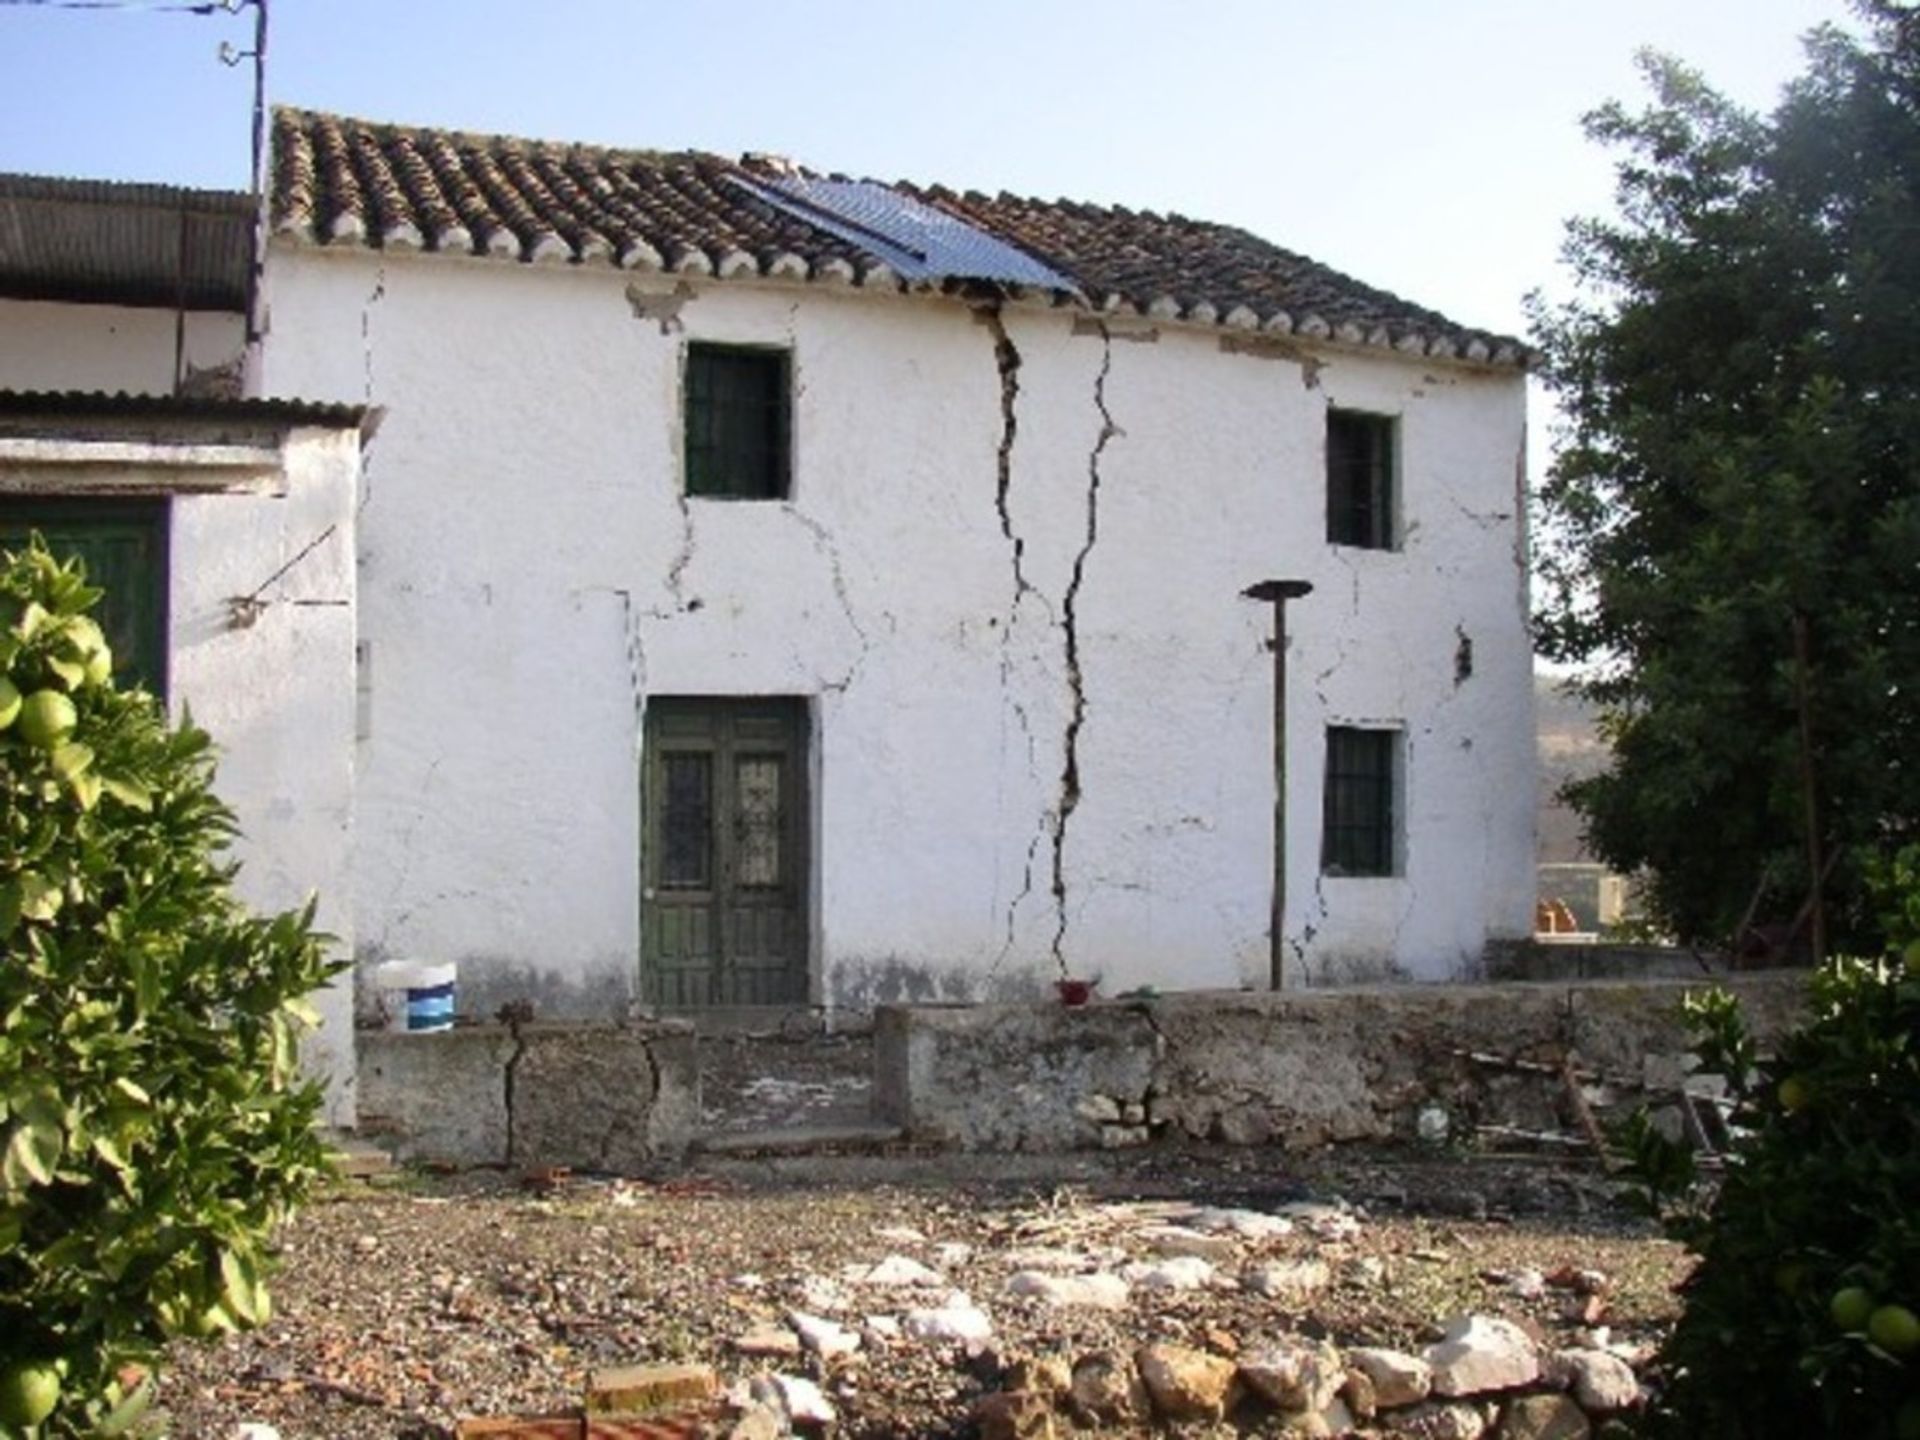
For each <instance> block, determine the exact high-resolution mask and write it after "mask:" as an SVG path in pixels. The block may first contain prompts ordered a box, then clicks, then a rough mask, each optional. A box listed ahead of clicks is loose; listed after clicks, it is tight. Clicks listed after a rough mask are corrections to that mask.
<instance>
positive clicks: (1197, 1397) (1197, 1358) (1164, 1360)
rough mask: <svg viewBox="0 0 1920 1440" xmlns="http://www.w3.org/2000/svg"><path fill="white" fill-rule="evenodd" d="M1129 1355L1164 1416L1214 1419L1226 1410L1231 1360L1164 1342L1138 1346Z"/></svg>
mask: <svg viewBox="0 0 1920 1440" xmlns="http://www.w3.org/2000/svg"><path fill="white" fill-rule="evenodd" d="M1133 1358H1134V1365H1135V1366H1136V1367H1137V1368H1138V1369H1139V1371H1140V1378H1141V1379H1142V1380H1144V1381H1145V1382H1146V1385H1147V1393H1148V1394H1149V1395H1151V1396H1152V1397H1153V1404H1154V1408H1155V1409H1156V1410H1158V1411H1159V1412H1160V1413H1161V1414H1162V1415H1165V1416H1166V1417H1167V1418H1168V1419H1170V1420H1218V1419H1219V1418H1220V1417H1221V1416H1222V1415H1224V1414H1226V1412H1227V1408H1228V1405H1227V1399H1228V1396H1229V1394H1230V1393H1231V1391H1232V1389H1233V1382H1234V1377H1235V1371H1236V1367H1235V1365H1234V1363H1233V1361H1231V1360H1223V1359H1221V1358H1220V1357H1219V1356H1218V1355H1209V1354H1207V1352H1206V1351H1204V1350H1192V1349H1189V1348H1188V1347H1187V1346H1185V1345H1171V1344H1167V1343H1165V1342H1161V1343H1159V1344H1154V1345H1145V1346H1142V1347H1141V1348H1140V1349H1139V1350H1138V1351H1137V1352H1135V1354H1134V1357H1133Z"/></svg>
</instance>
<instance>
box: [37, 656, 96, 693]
mask: <svg viewBox="0 0 1920 1440" xmlns="http://www.w3.org/2000/svg"><path fill="white" fill-rule="evenodd" d="M46 661H47V669H49V670H51V671H52V672H53V673H54V674H55V675H57V676H59V677H60V683H61V684H62V685H64V686H66V687H67V689H69V690H78V689H79V688H80V687H81V686H82V685H84V684H86V683H87V667H86V666H85V665H84V664H83V663H82V662H80V661H78V660H63V659H61V658H60V657H59V656H57V655H49V656H47V657H46Z"/></svg>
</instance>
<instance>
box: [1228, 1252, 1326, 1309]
mask: <svg viewBox="0 0 1920 1440" xmlns="http://www.w3.org/2000/svg"><path fill="white" fill-rule="evenodd" d="M1332 1281H1333V1272H1332V1271H1330V1270H1329V1269H1328V1268H1327V1262H1326V1261H1324V1260H1321V1259H1318V1258H1317V1257H1316V1258H1309V1259H1305V1260H1269V1261H1266V1262H1265V1263H1263V1264H1259V1265H1250V1266H1248V1267H1247V1269H1246V1271H1245V1272H1244V1273H1243V1274H1242V1275H1241V1276H1240V1288H1241V1289H1243V1290H1245V1291H1247V1292H1248V1293H1250V1294H1254V1295H1265V1296H1268V1297H1270V1298H1271V1299H1274V1300H1280V1301H1284V1302H1286V1303H1288V1304H1291V1305H1303V1304H1305V1303H1306V1302H1307V1301H1309V1300H1311V1299H1312V1298H1313V1297H1314V1296H1315V1295H1318V1294H1319V1293H1320V1292H1321V1291H1322V1290H1324V1289H1326V1288H1327V1286H1328V1285H1329V1284H1331V1283H1332Z"/></svg>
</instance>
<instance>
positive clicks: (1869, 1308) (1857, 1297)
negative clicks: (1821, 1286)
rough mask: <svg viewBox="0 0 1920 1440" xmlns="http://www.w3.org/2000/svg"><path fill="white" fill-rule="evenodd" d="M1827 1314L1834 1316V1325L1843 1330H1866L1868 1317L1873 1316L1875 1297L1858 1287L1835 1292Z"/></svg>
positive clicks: (1849, 1287) (1850, 1286)
mask: <svg viewBox="0 0 1920 1440" xmlns="http://www.w3.org/2000/svg"><path fill="white" fill-rule="evenodd" d="M1827 1313H1828V1314H1830V1315H1832V1316H1833V1323H1834V1324H1835V1325H1837V1326H1839V1327H1840V1328H1841V1329H1842V1330H1846V1331H1857V1330H1864V1329H1866V1328H1867V1320H1868V1317H1870V1316H1871V1315H1872V1314H1873V1296H1872V1294H1870V1293H1869V1292H1868V1291H1866V1290H1863V1289H1861V1288H1860V1287H1859V1286H1858V1285H1849V1286H1848V1287H1847V1288H1846V1289H1844V1290H1836V1291H1835V1292H1834V1295H1833V1302H1832V1303H1831V1304H1830V1305H1828V1307H1827Z"/></svg>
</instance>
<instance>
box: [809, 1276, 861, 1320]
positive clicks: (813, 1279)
mask: <svg viewBox="0 0 1920 1440" xmlns="http://www.w3.org/2000/svg"><path fill="white" fill-rule="evenodd" d="M852 1305H853V1301H852V1299H851V1298H850V1297H849V1296H848V1294H847V1292H846V1290H845V1289H844V1288H843V1287H842V1286H841V1285H840V1283H839V1282H838V1281H836V1280H829V1279H828V1278H827V1277H826V1276H824V1275H809V1276H807V1277H806V1278H805V1279H804V1280H802V1281H801V1282H800V1308H801V1309H802V1310H808V1311H816V1312H817V1311H821V1310H828V1311H834V1310H847V1309H851V1308H852Z"/></svg>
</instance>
